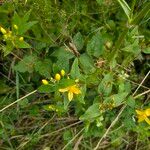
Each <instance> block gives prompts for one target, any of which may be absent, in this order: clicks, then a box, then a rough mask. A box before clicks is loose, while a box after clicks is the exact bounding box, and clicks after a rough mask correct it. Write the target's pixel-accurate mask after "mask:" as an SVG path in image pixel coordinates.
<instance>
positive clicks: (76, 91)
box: [42, 70, 81, 101]
mask: <svg viewBox="0 0 150 150" xmlns="http://www.w3.org/2000/svg"><path fill="white" fill-rule="evenodd" d="M64 76H65V71H64V70H61V71H60V73H56V74H55V76H54V78H51V80H50V81H51V82H53V83H55V82H58V81H59V80H61V78H62V77H64ZM67 78H68V80H69V79H70V78H69V77H67ZM78 82H79V80H78V79H76V80H75V84H74V85H71V86H68V87H66V88H62V89H59V92H61V93H64V92H68V100H69V101H71V100H72V99H73V96H74V94H76V95H78V94H80V93H81V91H80V89H79V87H78V84H77V83H78ZM42 83H43V84H44V85H48V84H49V82H48V81H47V80H46V79H43V80H42Z"/></svg>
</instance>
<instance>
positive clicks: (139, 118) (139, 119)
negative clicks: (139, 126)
mask: <svg viewBox="0 0 150 150" xmlns="http://www.w3.org/2000/svg"><path fill="white" fill-rule="evenodd" d="M137 117H138V122H142V121H144V120H145V117H144V116H142V115H141V116H140V115H138V116H137Z"/></svg>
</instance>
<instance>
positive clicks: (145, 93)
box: [134, 90, 150, 99]
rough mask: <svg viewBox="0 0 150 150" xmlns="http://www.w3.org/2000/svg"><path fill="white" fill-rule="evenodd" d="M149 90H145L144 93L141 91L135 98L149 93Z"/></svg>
mask: <svg viewBox="0 0 150 150" xmlns="http://www.w3.org/2000/svg"><path fill="white" fill-rule="evenodd" d="M149 92H150V90H147V91H145V92H142V93H140V94H138V95H136V96H134V99H136V98H139V97H141V96H143V95H145V94H147V93H149Z"/></svg>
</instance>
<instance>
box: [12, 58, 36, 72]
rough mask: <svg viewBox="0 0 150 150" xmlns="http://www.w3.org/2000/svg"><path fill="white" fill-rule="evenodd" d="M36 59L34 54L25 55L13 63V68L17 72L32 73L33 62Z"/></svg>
mask: <svg viewBox="0 0 150 150" xmlns="http://www.w3.org/2000/svg"><path fill="white" fill-rule="evenodd" d="M36 61H37V57H36V56H35V55H27V56H24V58H23V59H22V60H21V61H20V62H18V64H17V65H15V67H14V69H15V70H17V71H19V72H23V73H24V72H29V73H32V72H33V70H34V65H35V62H36Z"/></svg>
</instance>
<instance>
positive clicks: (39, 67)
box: [35, 59, 52, 78]
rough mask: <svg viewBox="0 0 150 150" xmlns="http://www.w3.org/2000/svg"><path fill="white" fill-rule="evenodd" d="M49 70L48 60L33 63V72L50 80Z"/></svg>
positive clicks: (50, 63)
mask: <svg viewBox="0 0 150 150" xmlns="http://www.w3.org/2000/svg"><path fill="white" fill-rule="evenodd" d="M51 68H52V62H51V60H50V59H44V60H43V61H37V62H35V70H36V71H37V72H39V73H40V74H41V75H42V76H44V77H46V78H50V76H51V75H50V73H51V70H52V69H51Z"/></svg>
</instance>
